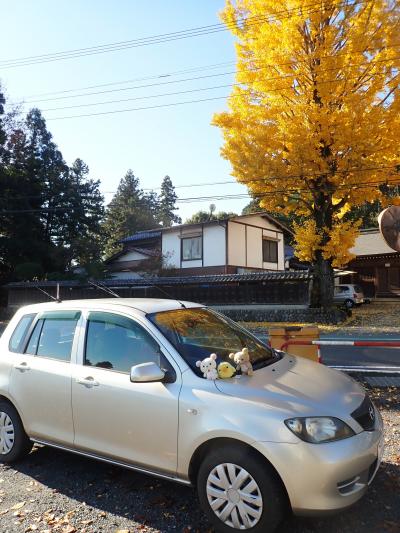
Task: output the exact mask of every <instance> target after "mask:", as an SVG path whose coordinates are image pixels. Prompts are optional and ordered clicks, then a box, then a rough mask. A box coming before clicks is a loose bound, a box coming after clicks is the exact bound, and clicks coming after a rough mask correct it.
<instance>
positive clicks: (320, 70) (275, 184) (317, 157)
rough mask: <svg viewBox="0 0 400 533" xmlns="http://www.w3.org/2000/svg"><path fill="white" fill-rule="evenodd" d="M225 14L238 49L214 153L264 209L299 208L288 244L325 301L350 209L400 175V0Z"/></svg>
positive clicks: (344, 249) (248, 4)
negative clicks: (308, 270) (305, 263)
mask: <svg viewBox="0 0 400 533" xmlns="http://www.w3.org/2000/svg"><path fill="white" fill-rule="evenodd" d="M222 19H223V21H224V22H225V24H226V26H227V27H228V28H229V29H230V30H231V31H232V33H233V34H234V35H235V37H236V53H237V73H236V80H235V83H234V86H233V89H232V92H231V95H230V96H229V98H228V110H227V111H225V112H221V113H218V114H216V115H215V116H214V119H213V123H214V124H215V125H217V126H219V127H220V128H221V129H222V132H223V136H224V145H223V147H222V155H223V157H225V158H226V159H227V160H229V161H230V163H231V166H232V174H233V175H234V176H235V177H236V179H237V180H238V181H239V182H241V183H243V184H246V185H247V187H248V188H249V191H250V193H251V194H252V196H254V197H256V198H257V199H258V200H259V203H260V206H261V207H262V208H265V209H268V210H271V211H273V212H282V213H286V214H290V213H296V214H297V215H299V216H300V217H301V220H303V223H302V224H298V225H295V240H296V244H295V250H296V255H297V256H298V258H300V259H302V260H306V261H310V262H311V263H312V264H313V272H314V282H313V290H312V305H313V306H323V307H328V306H329V305H331V303H332V298H333V280H334V270H333V269H334V267H342V266H344V265H346V264H347V263H348V261H349V260H350V259H351V258H352V256H351V254H350V253H349V249H350V248H351V247H352V245H353V243H354V240H355V237H356V236H357V233H358V226H359V224H358V223H357V222H354V221H349V220H346V212H348V211H349V210H350V209H352V208H354V207H355V206H359V205H362V204H364V203H365V202H373V201H375V200H377V199H379V200H381V202H383V203H384V202H385V198H384V196H385V192H384V191H386V190H389V189H390V187H389V188H388V187H387V186H386V185H388V184H389V185H390V184H393V183H398V182H399V181H400V178H399V174H398V172H397V168H398V167H397V165H398V164H399V162H400V157H399V152H400V142H399V137H400V103H399V102H400V97H399V90H398V89H399V83H400V70H399V69H400V3H399V2H396V1H393V0H358V1H357V0H353V1H350V0H344V1H340V0H336V1H333V0H320V1H319V2H316V1H314V2H313V3H312V0H279V1H277V0H236V1H235V2H233V1H231V0H228V1H227V4H226V6H225V8H224V10H223V12H222ZM398 200H399V199H398V198H390V199H388V198H386V203H387V202H391V203H396V202H398Z"/></svg>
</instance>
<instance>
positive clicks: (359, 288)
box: [354, 285, 362, 292]
mask: <svg viewBox="0 0 400 533" xmlns="http://www.w3.org/2000/svg"><path fill="white" fill-rule="evenodd" d="M354 290H355V291H356V292H362V288H361V287H360V285H354Z"/></svg>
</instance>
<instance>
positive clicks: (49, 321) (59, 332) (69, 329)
mask: <svg viewBox="0 0 400 533" xmlns="http://www.w3.org/2000/svg"><path fill="white" fill-rule="evenodd" d="M79 318H80V312H77V311H62V312H52V313H51V312H49V313H43V314H41V315H40V318H39V320H38V321H37V322H36V324H35V328H34V330H33V332H32V335H31V338H30V339H29V343H28V346H27V348H26V353H28V354H31V355H36V356H41V357H47V358H50V359H58V360H59V361H69V360H70V357H71V350H72V342H73V339H74V335H75V329H76V325H77V323H78V320H79Z"/></svg>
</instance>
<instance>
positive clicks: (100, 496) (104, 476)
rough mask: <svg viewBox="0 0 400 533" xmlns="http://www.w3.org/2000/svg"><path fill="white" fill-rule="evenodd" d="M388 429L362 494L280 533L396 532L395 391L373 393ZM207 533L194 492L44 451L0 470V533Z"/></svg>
mask: <svg viewBox="0 0 400 533" xmlns="http://www.w3.org/2000/svg"><path fill="white" fill-rule="evenodd" d="M370 393H371V395H372V397H373V399H374V400H375V402H376V404H377V405H378V406H379V408H380V410H381V413H382V415H383V418H384V420H385V428H386V450H385V456H384V460H383V463H382V466H381V469H380V471H379V472H378V474H377V476H376V478H375V481H374V483H373V485H372V486H371V488H370V490H369V492H368V493H367V495H366V496H365V497H364V498H363V499H362V500H361V501H360V502H359V503H358V504H356V505H355V506H354V507H353V508H352V509H351V510H349V511H346V512H345V513H342V514H339V515H337V516H334V517H330V518H326V519H298V518H290V517H289V518H288V519H287V521H286V522H285V523H284V524H283V526H282V527H281V529H280V533H315V532H322V531H323V532H324V533H339V532H340V533H342V532H343V533H346V532H348V533H361V532H363V533H364V532H365V533H367V532H368V533H385V532H387V533H399V532H400V450H399V442H400V391H399V390H398V389H393V388H392V389H372V390H371V391H370ZM29 531H37V532H41V533H51V532H53V531H54V532H60V533H75V532H80V533H84V532H86V533H93V532H117V531H119V532H120V533H122V532H124V533H127V532H130V533H133V532H152V533H155V532H170V531H176V532H181V533H189V532H191V533H192V532H193V533H194V532H196V533H207V532H211V531H212V530H211V529H210V526H209V525H208V523H207V522H206V520H205V519H204V517H203V516H202V513H201V511H200V510H199V509H198V504H197V498H196V495H195V492H194V490H193V489H191V488H187V487H183V486H180V485H177V484H174V483H170V482H164V481H158V480H156V479H154V478H151V477H148V476H144V475H141V474H137V473H134V472H131V471H128V470H124V469H122V468H117V467H110V466H109V465H106V464H104V463H100V462H96V461H92V460H89V459H86V458H81V457H78V456H75V455H72V454H68V453H66V452H61V451H58V450H55V449H51V448H47V447H37V448H36V447H35V448H34V450H33V452H32V453H31V454H30V455H29V457H28V458H27V459H25V460H24V461H22V462H19V463H17V464H15V465H13V466H12V467H7V466H0V532H1V533H19V532H29Z"/></svg>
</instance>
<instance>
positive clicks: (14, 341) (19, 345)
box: [8, 313, 36, 353]
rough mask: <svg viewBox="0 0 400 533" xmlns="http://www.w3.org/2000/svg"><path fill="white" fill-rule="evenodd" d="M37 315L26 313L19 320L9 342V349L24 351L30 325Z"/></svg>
mask: <svg viewBox="0 0 400 533" xmlns="http://www.w3.org/2000/svg"><path fill="white" fill-rule="evenodd" d="M35 316H36V314H35V313H31V314H29V315H24V316H23V317H22V318H21V320H20V321H19V322H18V324H17V326H16V327H15V329H14V331H13V334H12V335H11V338H10V342H9V343H8V349H9V350H10V352H16V353H22V350H23V344H24V341H25V337H26V334H27V333H28V330H29V327H30V325H31V324H32V322H33V319H34V318H35Z"/></svg>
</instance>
